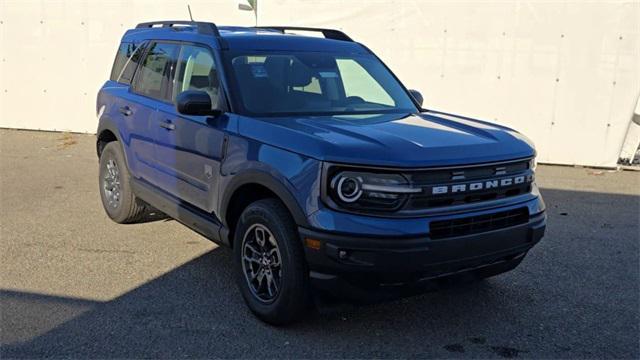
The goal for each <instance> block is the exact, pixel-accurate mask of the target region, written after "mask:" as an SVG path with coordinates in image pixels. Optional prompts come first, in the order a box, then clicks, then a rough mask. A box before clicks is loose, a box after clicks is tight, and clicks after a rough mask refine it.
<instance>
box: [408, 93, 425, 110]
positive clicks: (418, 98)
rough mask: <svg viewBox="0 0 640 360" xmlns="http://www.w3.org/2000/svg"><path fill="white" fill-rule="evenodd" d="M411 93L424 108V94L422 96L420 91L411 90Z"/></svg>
mask: <svg viewBox="0 0 640 360" xmlns="http://www.w3.org/2000/svg"><path fill="white" fill-rule="evenodd" d="M409 93H410V94H411V96H413V98H414V99H415V100H416V101H417V102H418V104H419V105H420V107H422V102H423V101H424V99H423V98H422V94H420V91H418V90H409Z"/></svg>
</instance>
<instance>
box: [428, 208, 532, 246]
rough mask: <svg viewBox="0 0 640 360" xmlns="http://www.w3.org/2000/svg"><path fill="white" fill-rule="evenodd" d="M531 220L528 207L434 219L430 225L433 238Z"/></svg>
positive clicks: (497, 227) (488, 229) (473, 232)
mask: <svg viewBox="0 0 640 360" xmlns="http://www.w3.org/2000/svg"><path fill="white" fill-rule="evenodd" d="M528 220H529V211H528V210H527V208H520V209H516V210H509V211H502V212H498V213H494V214H488V215H478V216H470V217H466V218H461V219H454V220H440V221H433V222H432V223H431V225H430V230H431V232H430V234H431V235H430V236H431V238H432V239H444V238H448V237H454V236H464V235H471V234H478V233H481V232H486V231H491V230H498V229H503V228H507V227H510V226H514V225H520V224H524V223H526V222H527V221H528Z"/></svg>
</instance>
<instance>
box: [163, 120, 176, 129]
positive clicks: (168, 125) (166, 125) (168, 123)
mask: <svg viewBox="0 0 640 360" xmlns="http://www.w3.org/2000/svg"><path fill="white" fill-rule="evenodd" d="M160 127H161V128H165V129H167V130H175V129H176V124H174V123H172V122H171V120H166V121H164V122H161V123H160Z"/></svg>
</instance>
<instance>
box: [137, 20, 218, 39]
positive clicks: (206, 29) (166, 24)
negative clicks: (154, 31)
mask: <svg viewBox="0 0 640 360" xmlns="http://www.w3.org/2000/svg"><path fill="white" fill-rule="evenodd" d="M158 25H161V27H163V28H172V27H174V26H175V25H189V26H193V27H195V28H196V29H197V30H198V34H202V35H213V36H215V37H218V38H219V37H220V32H219V31H218V27H217V26H216V24H214V23H210V22H203V21H185V20H164V21H150V22H144V23H140V24H138V25H136V29H143V28H153V27H159V26H158Z"/></svg>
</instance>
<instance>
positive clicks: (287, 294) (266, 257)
mask: <svg viewBox="0 0 640 360" xmlns="http://www.w3.org/2000/svg"><path fill="white" fill-rule="evenodd" d="M234 255H235V263H236V281H237V283H238V287H239V288H240V292H241V293H242V296H243V298H244V299H245V301H246V303H247V305H248V306H249V308H250V309H251V311H252V312H253V313H254V314H256V316H258V317H259V318H260V319H262V320H263V321H265V322H268V323H270V324H274V325H283V324H287V323H290V322H293V321H295V320H297V319H299V318H300V317H301V316H303V315H304V312H305V310H307V309H309V305H310V304H311V301H310V299H311V297H310V291H309V284H308V282H309V280H308V274H307V267H306V263H305V260H304V254H303V249H302V245H301V243H300V240H299V239H298V235H297V230H296V227H295V223H294V222H293V220H292V219H291V215H290V214H289V212H288V211H287V209H286V208H285V207H284V205H283V204H282V203H281V202H280V201H279V200H277V199H265V200H260V201H257V202H255V203H253V204H251V205H249V206H248V207H247V208H246V209H245V210H244V211H243V213H242V215H241V216H240V219H239V221H238V225H237V227H236V232H235V239H234Z"/></svg>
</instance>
